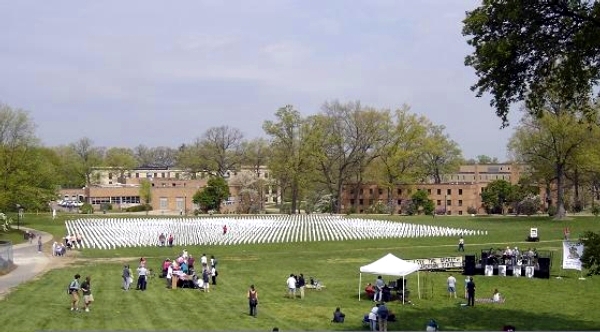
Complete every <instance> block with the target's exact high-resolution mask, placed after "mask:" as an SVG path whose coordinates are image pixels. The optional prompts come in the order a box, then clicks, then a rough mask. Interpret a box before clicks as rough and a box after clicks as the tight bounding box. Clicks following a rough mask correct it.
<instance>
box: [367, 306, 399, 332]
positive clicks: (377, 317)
mask: <svg viewBox="0 0 600 332" xmlns="http://www.w3.org/2000/svg"><path fill="white" fill-rule="evenodd" d="M363 321H364V322H368V323H369V327H370V329H371V331H387V327H388V322H395V321H396V315H395V314H394V313H393V312H392V311H391V310H390V309H389V308H388V306H387V305H386V304H385V302H379V303H375V305H374V306H373V308H371V311H369V313H368V314H366V315H365V316H364V318H363Z"/></svg>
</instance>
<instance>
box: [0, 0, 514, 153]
mask: <svg viewBox="0 0 600 332" xmlns="http://www.w3.org/2000/svg"><path fill="white" fill-rule="evenodd" d="M479 3H480V0H419V1H414V0H326V1H321V0H295V1H294V0H239V1H238V0H194V1H176V2H171V1H168V2H167V1H150V0H143V1H133V0H128V1H115V0H108V1H107V0H105V1H81V0H79V1H74V0H73V1H66V0H63V1H61V0H57V1H32V0H19V1H9V0H0V31H2V33H1V34H0V102H1V103H4V104H7V105H9V106H11V107H13V108H20V109H24V110H26V111H28V112H29V114H30V116H31V117H32V119H33V121H34V122H35V124H36V125H37V130H36V133H37V135H38V136H39V138H40V139H41V140H42V142H43V143H44V144H45V145H47V146H57V145H63V144H69V143H72V142H75V141H77V140H79V139H80V138H82V137H88V138H90V139H92V141H93V142H94V144H95V145H97V146H105V147H112V146H119V147H134V146H136V145H139V144H144V145H146V146H171V147H177V146H179V145H181V144H182V143H191V142H192V141H194V140H195V139H196V138H197V137H201V136H202V134H203V133H204V132H205V131H206V130H207V129H209V128H211V127H216V126H222V125H227V126H230V127H234V128H238V129H240V130H241V131H242V132H243V133H244V135H245V137H246V138H248V139H252V138H255V137H264V136H265V134H264V132H263V130H262V123H263V122H264V121H265V120H273V119H274V114H275V112H276V111H277V109H278V108H280V107H282V106H285V105H287V104H291V105H294V106H295V108H296V109H298V110H299V111H300V112H301V113H302V114H303V115H311V114H315V113H318V112H319V111H320V110H321V106H322V105H323V104H324V103H325V102H326V101H332V100H339V101H341V102H349V101H360V102H361V103H362V104H363V105H368V106H372V107H377V108H389V109H396V108H400V107H401V106H402V105H403V104H407V105H409V106H410V107H411V111H412V112H414V113H417V114H419V115H425V116H427V117H428V118H429V119H430V120H431V121H433V122H434V123H436V124H439V125H444V126H446V128H447V133H448V134H449V136H450V138H451V139H453V140H454V141H456V142H457V143H458V144H459V145H460V147H461V148H462V150H463V155H464V156H465V157H466V158H472V157H475V156H477V155H481V154H484V155H488V156H492V157H497V158H499V159H500V160H506V159H507V152H506V144H507V141H508V139H509V137H510V136H511V134H512V129H511V128H510V127H509V128H508V129H500V126H501V121H500V119H499V118H497V117H496V116H495V113H494V110H493V109H492V108H491V107H490V106H489V97H484V98H476V96H475V93H474V92H472V91H471V90H470V89H469V87H470V86H471V85H473V84H474V83H475V81H476V76H475V73H474V70H473V69H472V68H470V67H466V66H465V65H464V57H465V56H466V55H467V54H469V53H471V51H472V50H471V48H470V47H469V46H468V45H467V43H466V38H465V37H463V36H462V34H461V29H462V20H463V19H464V17H465V12H466V11H468V10H472V9H474V8H476V7H477V6H478V5H479ZM510 119H511V123H512V124H513V126H514V125H516V123H517V121H518V116H516V115H515V114H514V113H513V114H512V115H511V117H510Z"/></svg>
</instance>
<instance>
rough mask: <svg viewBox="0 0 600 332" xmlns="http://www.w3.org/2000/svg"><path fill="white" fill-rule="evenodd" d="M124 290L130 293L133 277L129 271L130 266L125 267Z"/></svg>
mask: <svg viewBox="0 0 600 332" xmlns="http://www.w3.org/2000/svg"><path fill="white" fill-rule="evenodd" d="M122 277H123V290H126V291H128V290H129V286H131V282H132V280H133V277H132V276H131V270H130V269H129V265H125V266H123V275H122Z"/></svg>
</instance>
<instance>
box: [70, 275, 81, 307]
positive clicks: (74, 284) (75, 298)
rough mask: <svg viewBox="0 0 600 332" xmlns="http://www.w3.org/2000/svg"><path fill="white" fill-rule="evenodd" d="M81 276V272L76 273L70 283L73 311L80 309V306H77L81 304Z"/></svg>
mask: <svg viewBox="0 0 600 332" xmlns="http://www.w3.org/2000/svg"><path fill="white" fill-rule="evenodd" d="M79 278H81V276H80V275H79V274H76V275H75V276H74V277H73V281H71V283H70V284H69V290H68V292H69V295H70V296H71V311H76V310H79V307H78V306H77V305H78V304H79V289H80V285H79Z"/></svg>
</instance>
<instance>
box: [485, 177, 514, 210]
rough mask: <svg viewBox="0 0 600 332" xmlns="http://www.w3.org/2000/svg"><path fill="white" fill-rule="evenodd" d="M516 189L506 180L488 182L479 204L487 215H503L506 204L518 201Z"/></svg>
mask: <svg viewBox="0 0 600 332" xmlns="http://www.w3.org/2000/svg"><path fill="white" fill-rule="evenodd" d="M516 191H517V189H516V188H515V186H513V185H512V184H511V183H510V182H508V181H506V180H494V181H492V182H490V183H489V184H488V185H487V186H486V187H485V189H484V190H483V192H482V193H481V203H482V204H483V206H484V207H485V209H486V211H487V212H488V213H500V214H504V209H505V207H506V206H507V204H511V203H513V202H515V201H518V200H517V198H516Z"/></svg>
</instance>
